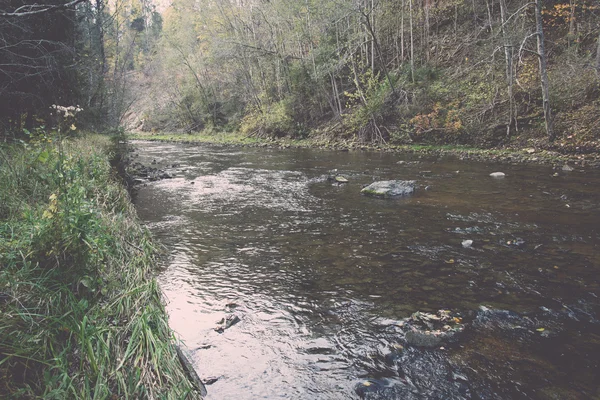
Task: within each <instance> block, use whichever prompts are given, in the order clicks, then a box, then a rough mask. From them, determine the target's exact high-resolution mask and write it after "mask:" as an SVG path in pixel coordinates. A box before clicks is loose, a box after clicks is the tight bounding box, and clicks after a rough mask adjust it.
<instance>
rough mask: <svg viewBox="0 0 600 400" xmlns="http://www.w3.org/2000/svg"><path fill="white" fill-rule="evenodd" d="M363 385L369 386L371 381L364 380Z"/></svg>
mask: <svg viewBox="0 0 600 400" xmlns="http://www.w3.org/2000/svg"><path fill="white" fill-rule="evenodd" d="M363 386H371V382H369V381H364V382H363Z"/></svg>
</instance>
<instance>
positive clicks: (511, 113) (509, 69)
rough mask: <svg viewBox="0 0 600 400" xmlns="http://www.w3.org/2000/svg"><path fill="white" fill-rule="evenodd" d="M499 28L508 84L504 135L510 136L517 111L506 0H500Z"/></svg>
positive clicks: (515, 121)
mask: <svg viewBox="0 0 600 400" xmlns="http://www.w3.org/2000/svg"><path fill="white" fill-rule="evenodd" d="M500 23H501V25H500V29H501V32H502V39H503V46H504V57H505V58H506V83H507V85H508V120H507V123H506V137H510V129H511V126H512V124H513V121H514V123H515V129H517V113H516V109H515V98H514V94H513V83H514V77H513V48H512V44H511V43H510V39H509V38H508V35H507V34H506V27H505V26H504V24H505V23H506V0H500Z"/></svg>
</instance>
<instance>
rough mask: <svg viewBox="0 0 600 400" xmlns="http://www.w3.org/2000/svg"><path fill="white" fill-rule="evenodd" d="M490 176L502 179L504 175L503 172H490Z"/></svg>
mask: <svg viewBox="0 0 600 400" xmlns="http://www.w3.org/2000/svg"><path fill="white" fill-rule="evenodd" d="M490 176H491V177H492V178H504V177H505V176H506V174H505V173H504V172H492V173H491V174H490Z"/></svg>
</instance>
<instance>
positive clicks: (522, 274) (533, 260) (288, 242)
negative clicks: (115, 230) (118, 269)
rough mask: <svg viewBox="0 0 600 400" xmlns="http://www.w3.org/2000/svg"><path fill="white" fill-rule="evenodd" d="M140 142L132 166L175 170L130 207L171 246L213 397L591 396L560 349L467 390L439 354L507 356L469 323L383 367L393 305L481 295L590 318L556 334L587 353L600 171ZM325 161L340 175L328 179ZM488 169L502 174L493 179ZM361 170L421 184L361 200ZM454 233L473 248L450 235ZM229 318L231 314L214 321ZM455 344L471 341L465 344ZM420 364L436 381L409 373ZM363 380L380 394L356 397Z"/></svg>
mask: <svg viewBox="0 0 600 400" xmlns="http://www.w3.org/2000/svg"><path fill="white" fill-rule="evenodd" d="M136 145H137V146H138V147H139V151H138V153H139V158H138V159H137V160H136V161H140V162H142V163H143V164H147V165H149V164H150V163H151V162H152V161H153V160H156V162H157V163H158V165H160V166H163V167H165V166H167V167H168V166H172V165H173V164H179V165H178V166H177V167H176V168H170V171H171V172H174V173H175V178H174V179H169V180H163V181H159V182H153V183H149V184H148V185H146V186H143V187H141V188H140V189H139V191H138V192H137V194H136V196H135V202H136V205H137V208H138V212H139V215H140V217H141V218H142V220H144V221H145V222H146V223H147V224H148V226H149V227H150V229H151V230H152V231H153V233H154V234H155V235H156V236H157V237H158V238H160V240H161V241H162V242H163V243H164V244H165V245H166V246H167V248H168V250H169V252H170V256H169V257H168V260H167V265H166V266H165V270H164V271H163V272H162V273H161V275H160V283H161V286H162V288H163V290H164V292H165V294H166V297H167V298H168V301H169V303H168V311H169V314H170V322H171V325H172V327H173V329H174V330H175V331H176V332H177V333H178V334H179V335H180V336H181V338H182V339H183V340H184V341H185V343H186V346H187V347H188V349H189V351H190V355H191V358H192V359H193V363H194V365H195V367H196V368H197V371H198V373H199V375H200V376H201V377H202V378H203V379H209V378H218V379H217V380H216V382H215V383H213V384H211V385H210V386H208V391H209V396H208V398H209V399H227V398H233V397H234V396H235V398H237V399H256V398H290V399H349V398H359V394H361V395H362V396H365V397H367V398H479V397H481V398H502V397H503V396H512V395H514V393H513V392H511V391H510V390H512V389H508V387H509V386H510V387H514V386H515V385H517V386H518V385H521V386H519V387H522V389H520V391H519V392H518V393H522V394H523V396H524V397H525V398H545V397H544V396H543V395H537V394H535V393H542V392H540V390H541V389H540V387H542V388H544V387H547V388H550V389H552V390H555V391H556V390H558V391H559V392H560V391H563V392H561V393H563V394H565V393H566V395H568V396H567V397H569V396H570V397H572V396H575V397H574V398H586V396H587V394H589V393H593V394H594V395H597V394H598V393H597V392H596V393H594V391H595V390H598V386H597V383H596V382H594V378H593V377H594V376H598V366H597V361H590V362H584V361H581V362H579V363H575V364H573V363H571V364H566V365H561V362H563V361H564V359H563V361H561V360H560V359H557V360H554V359H550V360H548V359H544V360H542V361H543V363H542V364H543V365H542V366H539V367H538V370H539V375H541V374H544V373H545V372H546V371H548V370H552V371H555V372H556V371H558V372H557V373H556V378H555V379H553V381H552V382H548V381H547V380H546V381H544V380H543V379H542V380H541V381H540V382H545V383H536V386H535V387H533V386H531V385H529V386H528V384H529V383H530V382H531V381H532V378H531V377H529V378H527V379H526V381H524V382H520V381H519V379H520V378H519V377H518V376H496V378H495V379H496V380H498V382H483V383H477V382H472V380H471V381H469V382H472V383H465V384H463V386H465V387H467V386H469V385H471V386H470V387H469V389H468V390H467V389H464V388H463V387H462V386H461V385H459V384H458V383H457V382H458V381H457V380H456V379H454V380H452V379H450V378H448V374H450V375H452V376H454V375H457V374H458V372H452V373H449V372H447V371H446V369H445V368H450V367H448V366H446V367H445V366H444V365H446V364H444V363H449V364H447V365H451V366H452V368H455V369H453V371H459V372H460V371H465V370H466V371H468V370H469V368H471V370H476V369H478V368H479V369H480V370H478V371H479V372H481V374H480V375H481V376H487V375H486V373H485V371H487V370H486V368H487V369H490V368H491V367H490V366H489V365H492V366H493V365H496V364H494V363H504V364H506V362H507V361H506V360H505V358H506V357H508V356H507V355H506V354H509V351H508V350H506V351H505V352H504V353H503V354H504V356H500V355H499V356H497V357H496V358H497V359H494V357H492V358H491V359H490V360H488V361H489V362H488V364H485V363H482V362H479V363H478V362H477V361H476V359H475V358H474V356H473V353H474V352H477V353H478V354H483V355H484V356H486V357H489V353H490V352H488V353H486V351H485V346H484V345H489V343H490V340H492V339H490V338H489V337H488V336H485V337H482V336H480V335H478V334H477V333H475V334H474V338H470V337H469V338H470V339H469V341H468V342H465V343H463V344H464V345H463V346H462V347H463V349H462V350H461V349H460V347H457V349H456V350H452V349H451V350H450V351H446V350H441V351H442V352H443V351H446V353H439V352H431V351H430V350H427V351H424V350H420V349H416V348H406V349H404V351H403V353H402V354H401V356H399V358H398V360H402V361H397V360H396V361H394V362H390V354H396V353H398V352H396V353H394V349H400V348H402V346H403V345H405V343H404V342H403V331H402V329H400V328H398V326H399V325H401V322H400V320H401V319H402V318H406V317H408V316H410V315H411V314H412V313H414V312H416V311H425V312H435V311H437V310H439V309H450V310H454V311H457V312H462V313H463V314H464V315H465V318H466V319H468V316H469V315H472V316H473V315H475V314H474V313H475V312H476V311H477V310H478V308H479V307H480V306H481V305H486V306H487V307H491V308H493V309H505V310H512V311H515V312H518V313H521V314H522V315H524V314H527V313H536V312H538V311H539V310H552V311H556V312H557V313H559V312H562V310H564V309H565V307H566V308H569V309H574V308H577V307H578V308H577V310H583V311H581V312H582V313H585V315H587V316H589V318H588V317H586V318H587V323H586V324H585V325H584V326H583V327H582V326H580V325H577V329H585V330H586V332H584V333H585V334H586V335H587V337H589V338H591V339H590V340H588V341H585V340H583V341H582V340H581V338H579V336H581V334H578V333H577V332H574V331H573V329H571V328H570V327H569V326H567V325H568V324H567V323H566V322H565V323H561V324H562V325H561V328H560V329H561V336H560V342H556V343H554V342H553V343H552V346H555V347H556V346H558V347H560V348H562V347H561V346H563V347H564V348H565V349H571V350H570V351H572V352H573V354H578V355H582V356H583V357H584V358H585V357H588V358H589V359H590V360H594V359H595V357H593V354H591V353H590V352H594V351H598V350H600V347H599V345H598V343H600V332H598V329H597V319H596V318H597V311H598V299H597V296H598V295H599V294H600V293H599V288H598V273H599V272H600V253H599V252H598V243H599V232H598V230H599V227H600V196H599V189H598V187H599V185H600V174H599V173H598V172H597V171H574V172H571V173H562V172H561V173H560V175H559V176H553V174H554V171H553V170H551V169H550V168H547V167H531V166H522V165H520V166H505V165H502V166H500V165H494V164H489V165H488V164H483V163H464V162H458V161H456V160H453V159H441V160H438V159H429V158H422V159H421V158H418V157H413V158H412V159H409V158H407V156H398V155H393V154H380V153H368V152H349V153H348V152H346V153H344V152H322V151H316V150H285V151H282V150H269V149H244V150H239V149H232V148H227V147H216V146H200V147H195V146H185V145H175V144H159V143H147V142H143V143H137V144H136ZM399 160H403V161H408V162H404V163H401V164H398V163H397V162H398V161H399ZM334 169H336V170H337V172H338V173H341V174H343V175H344V176H345V177H347V178H348V179H349V181H350V182H349V183H348V184H345V185H339V186H338V185H332V184H331V183H330V182H329V181H328V180H327V176H328V175H329V174H330V173H331V171H332V170H334ZM498 170H502V171H503V172H505V173H506V178H504V179H494V178H491V177H489V174H490V173H491V172H494V171H498ZM374 179H377V180H379V179H381V180H385V179H406V180H416V181H417V182H418V185H419V186H418V188H417V191H416V192H415V194H414V195H413V196H411V197H408V198H401V199H386V200H383V199H373V198H369V197H364V196H361V195H360V193H359V192H360V189H361V187H362V186H363V185H365V184H368V183H370V182H371V181H373V180H374ZM426 188H427V190H426ZM464 240H472V241H473V245H472V246H471V247H463V245H462V242H463V241H464ZM573 312H574V313H577V312H578V311H576V310H575V311H573ZM229 314H235V315H237V316H239V318H240V322H239V323H237V324H235V325H233V326H232V327H230V328H228V329H226V330H225V331H224V332H223V333H218V332H217V331H215V329H214V328H215V327H217V323H218V322H219V320H220V319H221V318H223V317H225V316H227V315H229ZM528 315H529V314H528ZM531 315H532V314H531ZM574 315H575V314H574ZM581 315H583V314H581ZM528 318H530V319H531V318H533V317H528ZM574 318H575V319H577V321H578V323H579V322H581V323H583V322H582V317H581V316H580V314H577V316H576V317H574ZM584 319H585V318H584ZM573 321H575V320H573ZM540 323H541V322H540ZM532 329H533V328H532ZM557 329H558V328H557ZM472 335H473V334H472ZM577 335H579V336H578V338H575V336H577ZM465 340H466V339H465ZM468 343H472V345H473V346H476V348H475V347H471V348H469V349H470V350H469V351H471V352H469V351H467V350H465V349H466V348H467V347H468V346H469V345H468ZM494 343H498V342H494ZM528 343H529V342H528ZM538 347H539V346H538ZM525 348H527V349H528V347H527V346H525ZM516 349H517V348H516V347H515V348H514V349H513V351H516ZM527 349H526V350H523V349H520V348H519V351H529V350H527ZM531 352H532V353H531V354H530V355H528V354H521V355H520V356H522V357H523V358H524V359H529V360H531V359H535V360H538V361H539V359H540V357H542V358H543V357H544V356H543V353H544V352H545V348H544V347H543V346H542V347H541V348H536V347H535V346H533V348H532V349H531ZM398 354H399V353H398ZM503 357H504V358H503ZM435 360H438V361H435ZM440 360H441V361H440ZM474 360H475V361H474ZM509 361H510V360H509ZM513 361H514V360H513ZM542 361H540V362H542ZM403 363H404V364H403ZM490 363H491V364H490ZM409 364H410V365H409ZM484 364H485V365H484ZM486 365H487V367H486ZM419 368H421V369H419ZM400 370H402V371H400ZM484 370H485V371H484ZM427 371H429V372H427ZM444 371H446V372H444ZM461 373H462V372H461ZM411 374H412V375H411ZM424 374H425V375H427V374H431V380H436V379H437V380H446V381H448V382H447V384H441V383H435V382H433V383H432V381H430V380H427V379H425V380H424V381H423V382H421V381H420V379H421V378H415V377H413V378H410V377H411V376H413V375H414V376H421V377H422V376H423V375H424ZM488 375H490V376H492V375H493V374H491V373H490V374H488ZM572 375H577V376H578V377H577V378H573V376H572ZM458 376H462V375H458ZM465 379H467V378H465ZM505 379H509V381H506V382H504V383H502V380H505ZM538 380H539V379H538ZM534 381H536V382H538V381H537V380H535V379H534ZM365 382H372V383H369V384H367V386H369V387H372V386H373V387H374V386H377V385H383V386H385V388H384V389H385V390H382V391H380V392H376V393H377V394H373V393H375V392H373V393H370V392H368V393H364V392H363V391H361V390H358V392H357V390H356V388H357V385H358V386H360V385H364V383H365ZM382 382H383V383H382ZM459 383H460V382H459ZM386 385H387V386H386ZM394 385H404V386H402V387H404V388H410V391H408V389H407V391H406V392H404V391H402V390H404V389H402V390H400V389H393V390H392V389H391V388H392V387H399V386H394ZM428 385H429V387H434V386H435V385H440V387H442V388H441V389H440V390H438V391H435V390H433V389H426V387H428ZM431 385H434V386H431ZM444 385H445V386H444ZM388 386H389V387H388ZM475 386H476V387H477V388H475ZM482 388H483V389H482ZM388 389H389V390H388ZM550 389H548V390H550ZM386 390H387V392H386ZM394 390H395V391H394ZM427 390H433V391H430V392H428V391H427ZM544 390H545V389H544ZM386 393H388V394H386ZM407 393H410V394H407ZM515 393H516V392H515ZM544 393H545V392H544ZM369 396H371V397H369ZM373 396H380V397H373ZM498 396H499V397H498ZM579 396H581V397H579ZM505 398H506V397H505ZM563 398H565V397H564V396H563Z"/></svg>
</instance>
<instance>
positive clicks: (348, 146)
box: [128, 132, 600, 168]
mask: <svg viewBox="0 0 600 400" xmlns="http://www.w3.org/2000/svg"><path fill="white" fill-rule="evenodd" d="M128 137H129V138H130V139H132V140H150V141H163V142H175V143H187V144H200V143H211V144H222V145H230V146H243V147H267V148H319V149H327V150H338V151H363V150H364V151H383V152H395V153H412V154H423V155H436V156H455V157H458V158H459V159H461V160H475V161H491V162H498V163H527V164H543V165H552V166H554V167H555V168H563V167H565V165H566V166H567V167H566V168H575V167H579V168H600V152H590V153H585V154H578V153H572V152H565V153H561V152H558V151H552V150H546V149H542V148H535V147H526V148H511V147H507V148H492V149H482V148H476V147H468V146H459V145H422V144H403V145H394V144H364V143H359V142H354V141H342V140H334V139H330V138H308V139H290V138H280V139H261V138H255V137H248V136H244V135H242V134H240V133H210V134H209V133H193V134H181V133H163V134H152V133H145V132H144V133H142V132H132V133H129V134H128Z"/></svg>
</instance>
